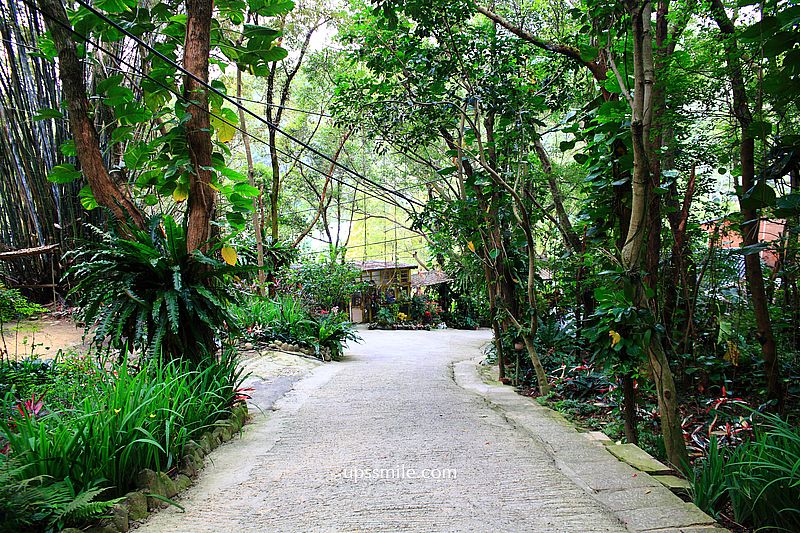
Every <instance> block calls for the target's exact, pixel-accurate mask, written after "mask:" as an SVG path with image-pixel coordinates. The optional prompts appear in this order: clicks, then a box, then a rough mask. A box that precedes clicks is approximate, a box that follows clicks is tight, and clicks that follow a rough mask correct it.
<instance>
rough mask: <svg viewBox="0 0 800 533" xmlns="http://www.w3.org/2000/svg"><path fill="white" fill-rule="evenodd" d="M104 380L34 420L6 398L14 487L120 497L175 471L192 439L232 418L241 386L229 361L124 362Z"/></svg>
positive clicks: (2, 429)
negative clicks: (155, 474) (139, 480)
mask: <svg viewBox="0 0 800 533" xmlns="http://www.w3.org/2000/svg"><path fill="white" fill-rule="evenodd" d="M102 377H103V379H102V380H100V381H99V382H98V389H97V391H96V392H92V393H90V394H88V395H87V396H86V397H85V398H84V399H83V400H82V401H81V402H78V403H77V404H76V406H75V408H74V409H71V410H64V411H50V412H47V413H45V414H41V413H44V411H45V410H42V411H40V414H39V415H37V414H35V413H34V412H31V411H30V410H28V409H24V408H23V409H18V408H17V406H15V405H13V399H10V398H7V399H6V402H5V409H4V411H5V412H6V413H11V415H10V417H9V418H3V419H1V420H0V437H2V438H3V439H4V440H6V441H7V442H8V459H7V460H8V461H13V462H14V464H15V465H16V466H15V467H14V468H13V469H12V470H11V471H10V473H9V471H6V473H7V475H8V476H9V477H10V478H11V480H12V481H13V483H16V484H19V485H22V486H26V487H37V490H39V491H52V490H56V491H58V490H61V489H59V487H60V485H59V484H62V483H66V484H67V485H68V486H69V487H70V490H71V491H72V493H73V494H74V495H75V498H77V497H78V495H82V494H84V495H85V494H87V493H89V492H91V491H93V490H95V489H102V488H110V489H111V491H110V492H109V494H112V495H113V494H115V493H116V494H122V493H124V492H125V491H126V490H127V489H128V488H130V486H131V485H132V484H133V481H134V479H135V476H136V474H137V473H138V472H139V471H141V470H142V469H144V468H151V469H153V470H168V469H169V468H171V467H172V466H174V465H175V463H176V458H178V457H180V455H181V452H182V450H183V447H184V446H185V444H186V443H187V442H188V441H189V440H190V439H192V438H193V437H196V436H197V435H198V434H200V433H202V432H204V431H205V430H206V429H208V428H209V427H211V426H212V425H213V424H214V423H215V422H216V421H217V420H219V419H220V418H222V417H224V416H226V415H227V414H228V413H229V410H230V407H231V405H232V403H233V401H234V398H235V395H236V392H235V391H236V389H237V388H238V386H239V385H240V383H241V380H242V375H241V371H240V370H238V369H237V365H236V361H235V360H234V358H233V357H232V356H230V355H227V356H225V357H223V358H222V360H221V361H212V360H207V359H206V360H202V361H201V362H200V363H199V364H197V363H190V362H188V361H172V362H167V363H162V362H160V361H158V360H151V361H148V362H147V363H146V364H145V366H143V367H142V368H141V369H135V368H133V367H131V366H129V365H128V364H126V363H125V364H121V365H118V366H115V367H114V368H113V370H111V371H109V372H106V373H104V374H103V376H102ZM6 464H7V463H6ZM53 487H55V488H53ZM62 489H63V487H62ZM97 494H99V492H98V493H95V494H94V496H97ZM31 520H32V521H33V522H34V523H35V522H38V521H41V520H42V519H41V518H36V517H35V516H34V518H32V519H31ZM2 525H3V524H0V526H2Z"/></svg>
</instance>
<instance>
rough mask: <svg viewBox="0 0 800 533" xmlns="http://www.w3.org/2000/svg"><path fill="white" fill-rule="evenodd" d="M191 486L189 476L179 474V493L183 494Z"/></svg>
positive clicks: (177, 482) (176, 479) (177, 483)
mask: <svg viewBox="0 0 800 533" xmlns="http://www.w3.org/2000/svg"><path fill="white" fill-rule="evenodd" d="M191 486H192V480H191V479H190V478H189V476H187V475H184V474H178V477H176V478H175V488H177V489H178V492H183V491H185V490H186V489H188V488H189V487H191Z"/></svg>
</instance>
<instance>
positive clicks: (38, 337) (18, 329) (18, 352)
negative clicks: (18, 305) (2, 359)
mask: <svg viewBox="0 0 800 533" xmlns="http://www.w3.org/2000/svg"><path fill="white" fill-rule="evenodd" d="M86 348H87V346H86V345H85V344H84V342H83V328H82V327H78V326H77V325H76V324H75V322H73V321H72V320H71V319H69V318H59V319H56V318H52V317H43V318H40V319H38V320H23V321H21V322H12V323H8V324H4V325H3V332H2V336H1V337H0V350H2V351H3V352H4V355H5V353H7V354H8V356H9V357H10V358H11V359H24V358H26V357H31V356H34V357H38V358H41V359H53V358H55V357H56V355H57V354H58V352H59V350H64V351H70V350H74V351H83V350H85V349H86Z"/></svg>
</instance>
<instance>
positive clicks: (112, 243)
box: [67, 216, 237, 361]
mask: <svg viewBox="0 0 800 533" xmlns="http://www.w3.org/2000/svg"><path fill="white" fill-rule="evenodd" d="M94 231H95V233H96V235H97V237H98V241H97V242H94V243H87V244H85V245H84V246H83V247H82V248H80V249H78V250H77V251H75V252H73V253H70V254H68V257H69V259H70V260H71V261H72V262H73V266H72V267H70V268H69V270H68V273H67V276H68V279H69V280H70V281H72V282H74V286H73V288H72V290H71V292H70V294H71V295H72V296H73V297H74V298H75V300H76V302H77V303H78V304H79V305H80V306H81V310H80V312H79V316H80V318H81V320H82V321H83V322H85V324H86V326H87V330H86V331H87V333H89V332H90V331H91V335H92V343H93V344H94V345H96V346H104V344H105V343H108V345H109V346H110V347H114V348H118V349H121V350H123V351H127V350H132V351H137V352H139V353H141V354H146V355H147V356H148V357H157V356H159V355H163V356H164V357H166V358H168V359H169V358H177V357H184V358H188V359H191V360H194V361H198V360H200V359H201V358H202V357H203V356H204V354H205V353H206V352H210V351H213V350H214V348H215V344H214V341H215V336H217V335H225V334H230V333H232V332H233V326H234V321H233V320H232V317H231V315H230V313H229V311H228V305H229V304H230V303H231V302H233V301H234V300H235V294H234V292H233V291H232V290H231V278H230V274H232V273H234V272H236V270H237V268H236V267H234V266H231V265H229V264H227V263H226V262H224V261H220V260H217V259H213V258H212V257H211V256H210V255H206V254H204V253H202V252H200V251H199V250H195V251H193V252H191V253H190V252H189V251H188V249H187V241H186V232H185V230H184V228H183V227H182V226H180V225H178V224H177V223H176V222H175V220H174V219H173V218H172V217H169V216H156V217H153V218H152V219H151V220H150V223H149V224H148V229H147V231H144V230H140V229H138V228H136V227H133V226H130V225H125V224H123V225H122V227H121V229H120V230H119V231H110V232H104V231H101V230H99V229H97V228H94ZM213 251H214V250H213V249H212V251H209V252H208V253H209V254H211V253H212V252H213ZM223 251H224V248H223ZM231 262H233V261H231ZM95 326H96V327H95ZM93 327H95V329H93V330H92V328H93Z"/></svg>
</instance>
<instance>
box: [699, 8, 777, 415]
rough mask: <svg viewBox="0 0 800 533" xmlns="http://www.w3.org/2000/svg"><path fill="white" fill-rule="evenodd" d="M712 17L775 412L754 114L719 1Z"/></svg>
mask: <svg viewBox="0 0 800 533" xmlns="http://www.w3.org/2000/svg"><path fill="white" fill-rule="evenodd" d="M711 16H712V18H713V19H714V21H715V22H716V24H717V26H718V27H719V29H720V32H721V33H722V39H723V46H724V48H725V61H726V63H727V66H728V76H729V81H730V85H731V93H732V94H733V102H732V103H733V114H734V116H735V117H736V120H737V121H738V122H739V132H740V133H739V134H740V138H739V164H740V165H741V169H742V176H741V180H742V181H741V192H740V194H739V205H740V208H741V213H742V223H741V230H742V231H741V233H742V245H743V247H744V248H745V249H746V250H748V253H747V254H746V255H745V256H744V265H745V276H746V279H747V288H748V291H749V292H750V298H751V301H752V305H753V311H754V313H755V318H756V327H757V329H758V342H759V343H760V344H761V354H762V356H763V357H764V362H765V363H766V371H767V397H768V398H769V399H770V400H772V401H773V402H774V404H775V407H776V408H777V409H778V410H781V409H782V408H783V401H784V392H783V381H782V380H781V372H780V362H779V361H778V353H777V346H776V345H775V335H774V333H773V331H772V321H771V318H770V314H769V300H768V298H767V291H766V288H765V286H764V272H763V271H762V269H761V255H760V253H758V250H757V245H758V243H759V229H760V228H761V214H760V213H759V210H758V208H756V207H755V203H754V202H753V198H754V195H755V198H757V197H758V196H759V193H758V192H757V191H756V190H755V189H756V187H757V185H758V182H757V180H756V171H755V135H754V132H753V113H752V111H751V109H750V104H749V102H748V96H747V87H746V84H745V78H744V72H743V70H742V64H741V52H740V51H739V46H738V43H737V38H736V27H735V26H734V24H733V22H732V21H731V19H730V17H729V16H728V14H727V12H726V11H725V6H724V5H723V3H722V0H711Z"/></svg>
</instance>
